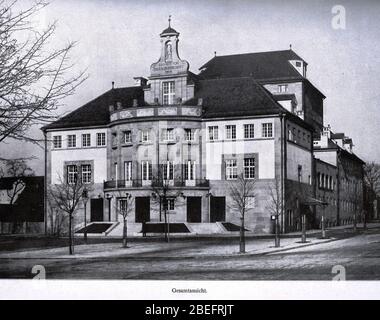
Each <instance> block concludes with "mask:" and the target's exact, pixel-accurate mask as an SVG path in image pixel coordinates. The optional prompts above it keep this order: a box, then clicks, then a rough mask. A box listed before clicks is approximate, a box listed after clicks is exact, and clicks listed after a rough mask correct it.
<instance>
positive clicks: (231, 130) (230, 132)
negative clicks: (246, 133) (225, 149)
mask: <svg viewBox="0 0 380 320" xmlns="http://www.w3.org/2000/svg"><path fill="white" fill-rule="evenodd" d="M226 139H227V140H234V139H236V126H235V125H228V126H226Z"/></svg>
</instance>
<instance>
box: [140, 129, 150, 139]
mask: <svg viewBox="0 0 380 320" xmlns="http://www.w3.org/2000/svg"><path fill="white" fill-rule="evenodd" d="M149 139H150V138H149V130H142V131H141V142H148V141H150V140H149Z"/></svg>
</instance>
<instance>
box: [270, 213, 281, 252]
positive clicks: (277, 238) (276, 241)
mask: <svg viewBox="0 0 380 320" xmlns="http://www.w3.org/2000/svg"><path fill="white" fill-rule="evenodd" d="M278 217H279V214H274V215H272V216H271V220H273V221H274V234H275V236H274V246H275V247H276V248H278V247H280V235H279V228H278Z"/></svg>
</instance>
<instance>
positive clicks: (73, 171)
mask: <svg viewBox="0 0 380 320" xmlns="http://www.w3.org/2000/svg"><path fill="white" fill-rule="evenodd" d="M77 177H78V169H77V166H76V165H69V166H67V183H68V184H74V183H76V181H77Z"/></svg>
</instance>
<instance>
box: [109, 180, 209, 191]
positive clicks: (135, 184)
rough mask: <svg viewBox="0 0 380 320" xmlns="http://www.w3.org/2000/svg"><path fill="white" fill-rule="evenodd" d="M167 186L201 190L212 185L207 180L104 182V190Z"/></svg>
mask: <svg viewBox="0 0 380 320" xmlns="http://www.w3.org/2000/svg"><path fill="white" fill-rule="evenodd" d="M163 186H167V187H168V188H176V187H177V188H182V187H201V188H209V187H210V183H209V180H206V179H195V180H182V179H174V180H159V181H152V180H142V179H134V180H110V181H104V186H103V187H104V190H110V189H128V188H151V187H154V188H159V187H163Z"/></svg>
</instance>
